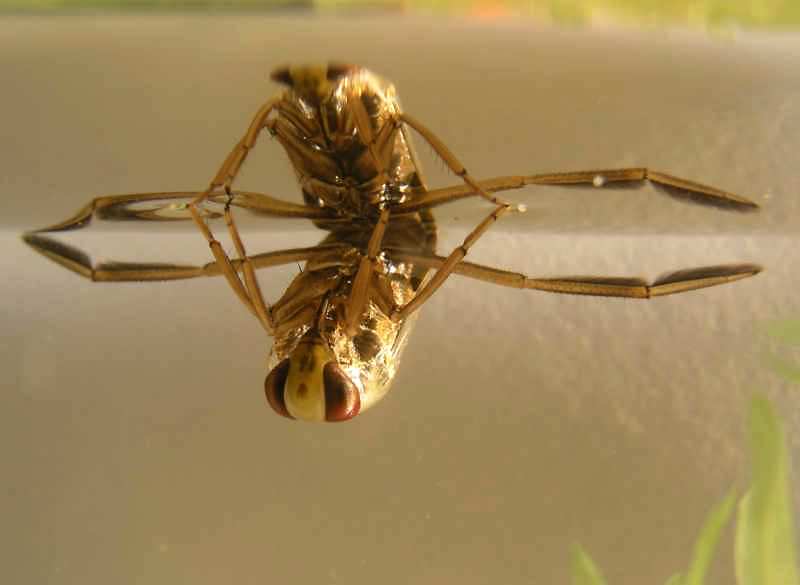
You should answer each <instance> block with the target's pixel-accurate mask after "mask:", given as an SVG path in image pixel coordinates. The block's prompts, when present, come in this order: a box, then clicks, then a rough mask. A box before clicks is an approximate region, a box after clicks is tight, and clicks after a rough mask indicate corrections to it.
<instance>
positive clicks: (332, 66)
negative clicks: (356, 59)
mask: <svg viewBox="0 0 800 585" xmlns="http://www.w3.org/2000/svg"><path fill="white" fill-rule="evenodd" d="M357 68H358V67H356V66H355V65H348V64H345V63H328V73H327V75H326V77H327V78H328V81H336V80H337V79H339V78H340V77H342V76H343V75H347V74H348V73H350V72H351V71H355V70H356V69H357Z"/></svg>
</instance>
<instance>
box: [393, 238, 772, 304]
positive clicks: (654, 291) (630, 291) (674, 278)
mask: <svg viewBox="0 0 800 585" xmlns="http://www.w3.org/2000/svg"><path fill="white" fill-rule="evenodd" d="M390 253H391V255H392V258H394V259H396V260H400V261H404V262H411V263H413V264H418V265H420V266H424V267H429V268H438V269H441V268H443V267H444V266H446V264H447V260H448V259H447V258H444V257H442V256H435V255H419V254H409V253H406V252H403V251H397V252H395V251H390ZM452 272H454V273H455V274H460V275H461V276H466V277H468V278H474V279H476V280H482V281H484V282H490V283H492V284H497V285H500V286H507V287H511V288H519V289H533V290H541V291H546V292H554V293H563V294H574V295H593V296H602V297H625V298H637V299H649V298H652V297H659V296H664V295H670V294H676V293H681V292H686V291H690V290H696V289H700V288H706V287H709V286H716V285H718V284H726V283H729V282H734V281H736V280H740V279H742V278H748V277H750V276H755V275H756V274H758V273H759V272H761V267H760V266H757V265H755V264H726V265H723V266H706V267H702V268H692V269H689V270H681V271H678V272H672V273H669V274H665V275H663V276H661V277H659V278H658V279H656V281H655V282H653V283H647V282H645V281H644V280H641V279H638V278H615V277H610V276H599V277H598V276H574V277H563V278H530V277H528V276H525V275H524V274H520V273H518V272H510V271H506V270H500V269H497V268H493V267H491V266H483V265H480V264H473V263H471V262H461V263H459V264H457V265H456V266H455V267H454V268H453V270H452ZM437 274H438V273H437ZM414 300H416V298H415V299H414ZM412 302H413V301H412ZM409 305H410V303H409ZM407 306H408V305H407ZM404 309H405V307H404Z"/></svg>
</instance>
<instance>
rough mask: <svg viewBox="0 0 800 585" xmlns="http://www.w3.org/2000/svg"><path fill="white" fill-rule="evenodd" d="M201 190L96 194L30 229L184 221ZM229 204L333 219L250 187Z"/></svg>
mask: <svg viewBox="0 0 800 585" xmlns="http://www.w3.org/2000/svg"><path fill="white" fill-rule="evenodd" d="M198 195H200V193H198V192H197V191H179V192H169V193H133V194H130V195H106V196H103V197H95V198H94V199H92V200H91V201H90V202H89V203H87V204H86V205H84V206H83V207H82V208H81V209H79V210H78V211H77V212H76V213H75V214H74V215H72V216H71V217H69V218H67V219H65V220H64V221H60V222H58V223H55V224H53V225H50V226H47V227H44V228H41V229H38V230H33V231H31V232H29V233H44V232H60V231H69V230H76V229H81V228H85V227H87V226H88V225H89V224H90V223H91V222H92V220H93V219H95V218H96V219H102V220H107V221H142V222H146V221H155V222H159V221H160V222H164V221H185V220H190V219H192V216H191V214H190V213H189V203H190V202H191V201H192V200H193V199H194V198H196V197H197V196H198ZM233 195H235V199H234V200H233V201H232V202H231V205H234V206H236V207H240V208H242V209H246V210H248V211H251V212H252V213H256V214H259V215H270V216H276V217H295V218H306V219H332V217H331V214H330V213H329V212H328V211H327V210H325V209H318V208H314V207H309V206H307V205H299V204H297V203H291V202H289V201H283V200H281V199H277V198H275V197H272V196H271V195H266V194H264V193H253V192H249V191H240V192H234V193H233ZM209 199H211V200H213V201H214V202H216V203H220V204H225V202H226V201H227V199H229V197H228V196H227V195H218V194H217V195H213V196H211V197H209ZM203 214H204V215H205V217H206V218H216V217H220V214H219V213H217V212H214V211H210V210H203Z"/></svg>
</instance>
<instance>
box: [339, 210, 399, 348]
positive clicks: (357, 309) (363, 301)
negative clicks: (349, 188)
mask: <svg viewBox="0 0 800 585" xmlns="http://www.w3.org/2000/svg"><path fill="white" fill-rule="evenodd" d="M388 223H389V208H388V207H384V208H383V209H382V210H381V215H380V217H379V218H378V221H377V223H376V224H375V228H374V229H373V231H372V235H371V236H370V238H369V244H368V245H367V254H366V255H365V256H362V258H361V262H360V263H359V265H358V272H356V276H355V278H354V279H353V286H352V288H351V289H350V296H349V298H348V299H347V309H346V315H347V320H346V323H345V330H346V331H347V333H348V335H355V334H356V333H357V331H358V324H359V322H360V320H361V315H363V313H364V308H365V307H366V305H367V302H368V301H369V284H370V282H371V281H372V274H373V272H375V266H376V264H377V263H378V254H379V253H380V251H381V242H382V241H383V234H384V233H385V232H386V225H387V224H388Z"/></svg>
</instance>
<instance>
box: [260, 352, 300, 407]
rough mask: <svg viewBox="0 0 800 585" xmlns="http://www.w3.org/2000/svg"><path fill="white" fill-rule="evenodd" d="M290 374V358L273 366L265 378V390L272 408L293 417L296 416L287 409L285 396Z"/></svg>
mask: <svg viewBox="0 0 800 585" xmlns="http://www.w3.org/2000/svg"><path fill="white" fill-rule="evenodd" d="M288 375H289V360H288V359H285V360H283V361H282V362H281V363H279V364H278V365H277V366H275V367H274V368H272V371H271V372H270V373H269V375H268V376H267V379H266V380H264V392H265V393H266V395H267V402H269V405H270V406H271V407H272V410H274V411H275V412H277V413H278V414H279V415H281V416H285V417H286V418H291V419H293V418H294V417H293V416H292V415H291V414H289V411H288V410H286V401H285V400H284V398H283V395H284V392H285V391H286V377H287V376H288Z"/></svg>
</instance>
